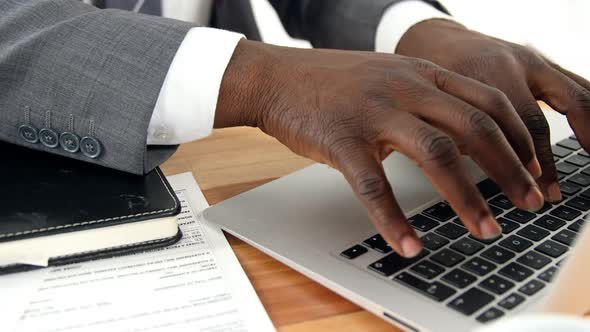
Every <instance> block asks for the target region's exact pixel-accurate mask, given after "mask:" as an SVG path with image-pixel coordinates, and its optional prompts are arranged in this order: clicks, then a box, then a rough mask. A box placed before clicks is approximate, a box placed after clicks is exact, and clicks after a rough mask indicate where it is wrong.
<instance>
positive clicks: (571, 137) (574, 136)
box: [570, 135, 578, 141]
mask: <svg viewBox="0 0 590 332" xmlns="http://www.w3.org/2000/svg"><path fill="white" fill-rule="evenodd" d="M570 139H573V140H574V141H577V140H578V138H577V137H576V135H572V136H570Z"/></svg>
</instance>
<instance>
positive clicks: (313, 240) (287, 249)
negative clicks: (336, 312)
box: [204, 112, 590, 332]
mask: <svg viewBox="0 0 590 332" xmlns="http://www.w3.org/2000/svg"><path fill="white" fill-rule="evenodd" d="M547 117H548V121H549V123H550V125H551V129H552V144H555V143H557V142H558V141H560V140H562V139H564V138H567V137H568V136H570V135H571V134H572V133H571V130H570V129H569V126H568V125H567V122H566V120H565V119H564V118H562V117H561V116H560V115H558V114H554V112H551V113H547ZM566 150H567V149H566ZM576 153H577V152H573V153H571V154H570V155H574V154H576ZM567 158H570V157H569V156H568V157H564V159H567ZM498 162H501V160H499V161H498ZM560 162H562V161H560ZM589 162H590V161H589ZM466 163H467V164H468V165H469V167H468V169H469V170H470V172H471V175H472V177H473V179H474V181H479V180H482V179H484V178H485V177H484V176H483V174H482V172H481V171H480V170H479V169H478V168H477V167H476V166H475V165H473V164H472V163H471V162H470V161H468V160H467V159H466ZM589 167H590V166H589ZM384 168H385V170H386V174H387V176H388V179H389V181H390V183H391V185H392V187H393V190H394V193H395V195H396V198H397V199H398V202H399V203H400V206H401V207H402V208H403V210H404V212H405V213H406V216H414V215H416V214H418V213H423V211H424V210H425V209H428V208H429V207H432V206H433V205H434V204H436V203H437V202H440V201H441V198H440V196H439V195H438V194H437V192H436V191H435V190H434V189H433V187H432V186H431V185H430V183H429V182H428V181H427V180H426V179H425V177H424V176H423V175H422V173H421V172H420V170H419V169H418V168H416V166H415V165H414V164H413V163H412V162H411V161H409V160H408V159H406V158H405V157H404V156H402V155H401V154H399V153H394V154H392V155H391V156H390V157H389V158H388V159H386V160H385V162H384ZM583 168H584V167H582V168H581V169H583ZM577 172H579V170H578V171H577ZM570 175H571V174H570ZM566 180H567V179H564V181H566ZM554 208H556V207H554ZM576 211H577V210H576ZM509 212H510V211H509V209H506V210H504V211H503V212H502V214H499V217H498V218H500V217H502V216H504V215H505V214H507V213H509ZM549 213H550V211H549V210H547V211H545V213H544V214H547V215H549ZM513 214H514V213H513ZM584 215H585V212H580V216H579V217H576V219H575V220H572V221H564V224H563V225H562V227H561V228H560V229H557V230H553V231H547V232H548V235H546V236H545V238H544V239H543V240H540V241H537V242H534V241H530V242H533V244H532V245H531V246H530V247H529V248H528V249H527V250H521V251H520V252H519V251H518V250H516V251H514V250H508V252H511V254H510V255H513V256H514V257H513V258H512V259H511V260H510V261H508V262H505V263H495V264H493V265H495V270H494V271H492V272H491V273H490V274H487V275H478V274H476V273H471V272H470V270H465V269H464V268H463V266H464V265H465V264H467V262H471V261H472V260H473V258H474V257H476V256H477V257H479V256H480V255H482V253H483V252H484V251H487V250H488V248H489V247H490V246H499V243H500V241H503V240H506V239H507V238H508V237H510V236H511V235H516V234H517V233H518V232H521V230H522V229H524V228H525V227H527V226H528V225H533V223H535V221H534V220H531V221H528V222H523V223H519V222H516V223H517V224H518V225H517V226H518V227H519V228H520V230H514V231H513V232H512V233H510V234H504V235H503V237H502V239H500V240H499V241H498V242H496V243H494V244H489V245H487V244H486V245H485V247H484V248H483V249H482V250H481V251H480V252H478V253H477V254H474V255H472V256H469V255H465V254H462V255H461V256H463V257H464V258H463V261H460V262H459V263H457V264H456V265H455V266H450V267H447V266H445V265H442V264H439V263H437V262H438V261H435V260H434V259H431V258H429V257H433V256H434V255H435V254H436V253H438V252H440V251H441V250H445V251H451V252H453V253H455V254H456V253H457V252H456V250H454V249H449V247H450V246H451V245H452V244H453V243H454V242H456V241H457V240H459V239H456V240H449V241H448V243H447V244H446V247H445V248H443V249H439V250H431V251H430V254H429V256H427V257H425V258H424V259H423V260H422V261H424V260H429V261H430V263H429V264H430V265H435V266H439V267H442V268H443V269H444V272H440V273H439V274H438V275H436V276H429V278H426V277H424V276H423V275H421V274H420V273H416V272H415V271H414V270H412V269H413V268H414V265H416V264H418V263H419V262H416V263H413V265H408V266H407V267H405V268H403V269H400V270H398V271H396V272H394V273H393V274H390V275H387V273H385V274H384V273H383V271H380V268H381V267H382V265H383V264H379V262H381V261H382V260H383V259H385V257H387V256H388V255H391V254H392V253H391V252H386V253H384V252H383V250H381V252H380V251H379V250H376V249H374V247H372V245H375V243H372V242H371V239H372V238H373V237H374V236H375V235H376V234H377V232H376V231H375V228H374V227H373V226H372V225H371V224H370V222H369V221H368V218H367V212H366V211H365V210H364V209H363V207H362V206H361V205H360V204H359V203H358V202H357V200H356V198H355V197H354V195H353V193H352V191H351V189H350V188H349V187H348V184H347V183H346V181H345V179H344V178H343V176H342V175H341V174H340V173H339V172H338V171H336V170H334V169H331V168H330V167H327V166H325V165H320V164H316V165H313V166H310V167H307V168H305V169H303V170H300V171H298V172H295V173H293V174H291V175H288V176H286V177H283V178H281V179H278V180H276V181H273V182H271V183H268V184H266V185H263V186H261V187H258V188H256V189H254V190H252V191H249V192H246V193H243V194H241V195H238V196H236V197H233V198H231V199H229V200H226V201H224V202H221V203H220V204H217V205H215V206H213V207H211V208H209V209H207V210H206V211H205V212H204V217H205V219H206V220H208V221H209V222H214V223H217V224H219V225H221V227H223V228H224V229H225V230H226V231H228V232H229V233H231V234H233V235H235V236H237V237H238V238H240V239H242V240H244V241H246V242H247V243H249V244H251V245H253V246H255V247H256V248H258V249H260V250H262V251H264V252H265V253H267V254H269V255H270V256H272V257H274V258H275V259H277V260H279V261H281V262H283V263H285V264H287V265H288V266H290V267H292V268H294V269H295V270H297V271H299V272H301V273H303V274H304V275H306V276H308V277H310V278H311V279H313V280H315V281H317V282H319V283H321V284H322V285H324V286H326V287H328V288H329V289H331V290H333V291H334V292H336V293H338V294H340V295H342V296H344V297H345V298H347V299H349V300H350V301H352V302H354V303H356V304H358V305H359V306H361V307H363V308H365V309H366V310H368V311H370V312H372V313H373V314H375V315H377V316H379V317H381V318H383V319H385V320H386V321H388V322H390V323H392V324H395V325H397V326H398V327H400V328H402V329H404V330H407V331H453V332H456V331H468V330H471V329H473V328H475V327H477V326H481V324H482V323H481V321H488V320H492V319H495V318H496V315H498V313H497V312H493V311H494V310H496V311H499V312H500V315H503V316H508V315H514V314H518V313H521V312H528V311H536V310H540V308H541V307H542V300H543V299H544V298H545V297H546V296H547V292H549V290H548V289H549V287H543V289H540V290H537V289H531V290H527V289H526V288H525V286H526V287H529V286H527V285H528V284H530V283H531V282H533V281H534V282H533V284H535V285H540V286H543V285H545V284H549V283H548V282H544V281H541V282H539V280H546V281H549V280H547V279H549V277H548V275H547V274H548V273H550V272H551V274H552V271H555V270H557V268H558V267H559V265H560V264H561V262H562V261H563V259H564V258H565V257H566V256H567V253H565V254H563V255H560V256H561V257H558V258H554V257H551V256H550V255H546V254H544V253H542V252H539V251H538V250H537V251H535V248H540V246H541V245H543V244H544V243H545V241H548V239H552V238H553V237H556V236H558V235H557V233H559V232H561V231H562V230H566V229H568V228H569V227H570V226H571V227H572V229H573V227H574V223H578V224H579V223H581V222H580V221H579V219H580V218H583V217H584ZM538 218H539V216H537V219H538ZM551 218H553V217H551ZM506 219H507V220H508V218H506ZM553 219H555V218H553ZM557 219H559V218H557ZM435 221H436V220H435ZM560 222H561V221H560ZM452 223H453V221H452V219H451V220H448V221H444V222H443V221H437V222H436V224H437V226H436V227H442V226H443V225H446V224H452ZM436 227H435V228H432V229H430V230H428V231H425V232H421V231H419V230H418V231H417V232H418V234H419V235H420V236H422V235H424V234H427V233H431V234H432V233H434V234H435V235H436V234H439V233H437V229H438V228H436ZM449 227H450V228H451V229H457V227H458V225H457V226H452V227H451V226H449ZM535 227H537V226H535ZM535 229H537V228H535ZM543 229H544V228H543ZM568 232H569V231H568ZM572 232H573V231H572ZM441 234H442V232H441ZM518 234H520V233H518ZM523 234H524V233H523ZM566 234H570V233H566ZM468 235H469V234H463V235H461V236H460V238H461V239H462V238H467V237H468ZM436 236H437V237H438V235H436ZM442 237H443V238H444V236H442ZM515 238H518V239H521V238H523V237H522V236H520V235H516V237H514V238H511V239H512V240H513V239H515ZM464 241H467V240H464ZM551 241H553V240H551ZM521 242H522V241H521ZM469 243H472V242H469ZM550 243H556V242H554V241H553V242H550ZM505 244H506V243H505ZM355 246H360V247H362V248H360V251H362V252H363V253H362V254H360V255H359V256H358V257H355V258H353V259H350V258H347V257H344V256H345V255H342V253H343V251H345V250H347V249H350V248H353V247H355ZM500 247H501V249H502V250H504V247H502V246H500ZM563 247H567V246H565V245H564V246H563ZM376 248H377V249H379V245H378V244H377V245H376ZM559 248H562V246H559V247H558V248H557V249H559ZM381 249H383V248H381ZM540 249H542V248H540ZM490 250H491V249H490ZM353 251H354V250H353ZM531 251H534V252H533V256H534V257H541V258H542V257H545V258H549V259H550V261H549V262H548V263H547V262H545V263H546V264H545V266H543V267H539V268H538V269H537V268H531V267H527V268H526V269H523V271H524V272H523V271H517V272H515V273H525V275H526V278H525V280H523V281H521V282H517V281H514V280H512V279H510V278H508V277H506V276H505V275H506V274H508V275H510V273H511V272H510V271H508V270H507V269H508V267H507V266H508V265H509V264H513V265H512V266H521V267H522V266H527V265H523V264H521V263H520V262H521V261H524V262H525V264H528V263H526V259H525V258H521V256H524V255H528V253H529V252H531ZM447 253H448V252H447ZM349 254H350V253H349ZM539 254H540V255H539ZM549 254H552V252H549ZM352 256H356V254H353V255H352ZM438 256H444V255H442V254H439V255H438ZM349 257H351V256H350V255H349ZM434 258H437V259H442V257H434ZM492 258H493V257H492ZM545 258H543V260H544V259H545ZM517 259H519V261H518V262H519V263H514V262H516V260H517ZM442 261H443V262H446V258H444V259H442ZM484 261H490V260H488V259H484ZM420 262H421V261H420ZM450 264H453V263H450ZM530 264H532V265H533V266H535V263H534V262H532V261H531V262H530ZM455 269H460V270H462V271H463V272H469V273H467V274H468V275H471V276H472V277H475V279H473V280H471V281H470V282H469V285H468V286H464V285H462V286H463V288H459V287H455V286H453V282H451V283H449V282H448V281H446V280H445V279H443V277H444V276H445V275H447V274H450V273H451V272H452V271H454V270H455ZM548 269H551V270H548ZM416 270H419V268H416ZM500 270H502V271H503V272H505V274H498V271H500ZM421 271H422V272H424V270H421ZM527 271H529V272H530V273H529V275H527V273H528V272H527ZM459 272H460V271H459ZM426 273H427V272H426ZM402 274H403V277H400V275H402ZM427 274H428V273H427ZM493 275H494V276H495V275H497V276H498V278H497V279H494V280H489V279H490V278H491V276H493ZM447 277H448V276H447ZM451 277H454V276H451ZM472 277H470V278H472ZM513 277H514V276H513ZM404 278H405V279H404ZM516 278H517V279H518V276H516ZM540 278H544V279H540ZM498 280H499V281H498ZM502 280H505V281H506V280H510V281H511V283H507V287H508V290H507V291H506V292H504V293H502V292H503V290H502V289H499V290H498V289H497V287H498V286H499V287H505V286H506V285H498V284H499V283H501V281H502ZM458 282H459V283H462V282H461V281H458ZM484 282H485V283H486V284H485V285H486V287H489V288H482V286H480V285H482V284H483V283H484ZM510 284H512V285H510ZM425 285H429V287H426V286H425ZM433 285H438V287H439V289H437V288H436V287H435V288H432V286H433ZM535 285H531V287H533V288H534V286H535ZM416 287H418V288H416ZM440 288H445V289H447V288H450V289H452V290H453V291H454V293H453V294H451V295H448V294H447V296H446V298H444V299H443V300H440V299H438V300H437V299H436V298H434V299H433V294H435V293H436V292H437V291H439V290H440ZM471 288H476V289H477V292H480V291H483V293H485V294H488V295H486V296H490V295H491V296H493V298H494V299H493V300H492V301H490V302H489V303H487V304H485V305H483V306H481V307H480V308H479V309H477V310H476V311H475V312H472V313H469V314H466V313H465V312H461V311H460V310H459V311H458V310H457V309H453V308H452V307H451V303H453V304H454V305H455V307H456V308H461V305H462V304H463V303H462V302H463V301H462V300H461V299H458V297H459V296H460V295H461V294H463V293H465V292H466V291H467V290H469V289H471ZM489 289H494V291H497V292H498V293H499V294H496V293H495V292H494V291H489ZM430 292H432V294H430ZM477 292H476V294H479V293H477ZM522 292H524V293H522ZM527 292H530V293H531V295H526V294H525V293H527ZM511 294H516V295H515V298H509V296H510V295H511ZM435 295H436V296H439V295H440V294H435ZM471 295H473V294H471ZM443 297H444V296H443ZM520 298H524V300H523V301H522V303H520V302H519V301H520ZM517 300H518V301H517ZM453 301H454V302H453ZM502 301H504V302H502ZM506 301H508V302H506ZM510 301H513V302H514V301H516V302H519V303H516V305H515V306H514V303H511V302H510ZM501 302H502V305H505V306H506V307H503V306H500V303H501ZM509 307H512V308H510V309H506V308H509ZM461 310H462V309H461ZM489 312H491V313H489ZM486 315H488V316H489V317H488V316H486ZM486 317H487V318H486Z"/></svg>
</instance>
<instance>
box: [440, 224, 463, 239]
mask: <svg viewBox="0 0 590 332" xmlns="http://www.w3.org/2000/svg"><path fill="white" fill-rule="evenodd" d="M435 232H437V233H438V234H440V235H442V236H445V237H447V238H449V239H451V240H454V239H457V238H459V237H460V236H461V235H463V234H465V233H467V229H465V228H464V227H461V226H458V225H456V224H453V223H448V224H444V225H442V226H440V227H439V228H437V229H436V230H435Z"/></svg>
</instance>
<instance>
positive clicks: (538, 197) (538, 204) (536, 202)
mask: <svg viewBox="0 0 590 332" xmlns="http://www.w3.org/2000/svg"><path fill="white" fill-rule="evenodd" d="M524 200H525V202H526V205H527V207H528V209H529V210H531V211H538V210H540V209H541V208H542V207H543V205H544V204H545V199H544V198H543V194H541V191H540V190H539V188H538V187H537V186H533V187H532V188H531V190H529V192H528V193H527V194H526V196H525V198H524Z"/></svg>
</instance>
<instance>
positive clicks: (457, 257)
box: [431, 249, 465, 267]
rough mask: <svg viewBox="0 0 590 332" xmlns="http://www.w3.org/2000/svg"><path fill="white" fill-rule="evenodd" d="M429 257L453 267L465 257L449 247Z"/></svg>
mask: <svg viewBox="0 0 590 332" xmlns="http://www.w3.org/2000/svg"><path fill="white" fill-rule="evenodd" d="M431 259H432V260H433V261H435V262H437V263H440V264H442V265H444V266H446V267H453V266H455V265H457V264H458V263H460V262H461V261H463V260H464V259H465V256H463V255H461V254H459V253H456V252H454V251H452V250H449V249H443V250H441V251H439V252H437V253H435V254H434V255H432V257H431Z"/></svg>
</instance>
